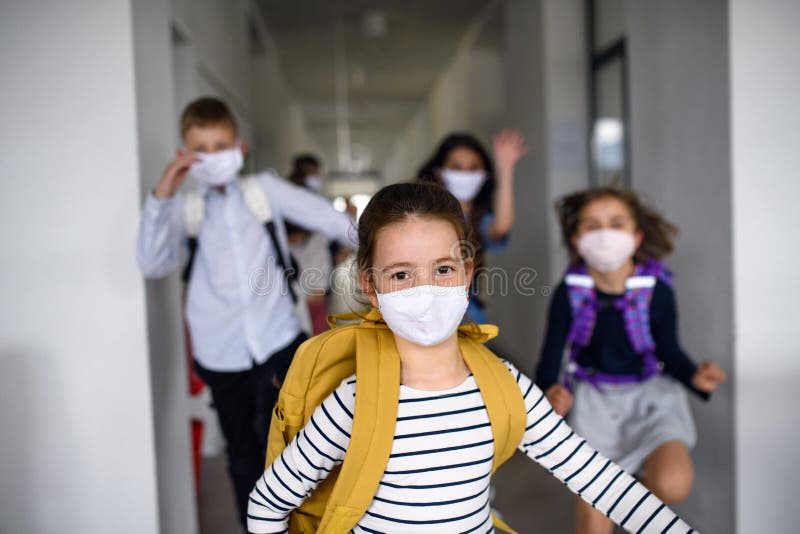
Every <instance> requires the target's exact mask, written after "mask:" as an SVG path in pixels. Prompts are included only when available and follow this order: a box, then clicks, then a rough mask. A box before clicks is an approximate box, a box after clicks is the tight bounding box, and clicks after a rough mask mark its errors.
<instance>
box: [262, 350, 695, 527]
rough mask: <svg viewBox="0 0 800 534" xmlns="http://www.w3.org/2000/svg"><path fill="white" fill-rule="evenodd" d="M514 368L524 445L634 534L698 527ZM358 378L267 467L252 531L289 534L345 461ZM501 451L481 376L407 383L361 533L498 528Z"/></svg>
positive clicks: (324, 406)
mask: <svg viewBox="0 0 800 534" xmlns="http://www.w3.org/2000/svg"><path fill="white" fill-rule="evenodd" d="M506 365H508V367H509V370H510V371H511V372H512V373H513V374H514V375H515V376H516V379H517V383H518V384H519V387H520V390H521V392H522V394H523V396H524V398H525V407H526V410H527V427H526V429H525V434H524V436H523V439H522V442H521V443H520V445H519V449H520V450H521V451H523V452H524V453H525V454H527V455H528V456H529V457H530V458H531V459H533V460H534V461H536V462H537V463H539V464H540V465H541V466H543V467H544V468H545V469H548V470H549V471H550V472H552V473H553V475H555V476H556V477H558V478H559V479H560V480H561V481H562V482H564V483H565V484H566V485H567V486H568V487H569V488H570V489H571V490H572V491H573V492H575V493H577V494H578V495H580V496H581V497H582V498H583V499H584V500H586V501H587V502H590V503H592V505H593V506H595V507H596V508H597V509H598V510H600V511H602V512H603V513H605V514H606V515H608V516H609V517H610V518H611V519H612V520H613V521H614V522H616V523H617V524H619V525H621V526H622V527H623V528H625V529H626V530H628V531H629V532H646V533H650V532H664V533H674V534H677V533H681V534H686V533H689V532H693V531H692V530H691V529H690V528H689V526H688V525H686V523H684V522H683V521H682V520H680V519H679V518H678V517H677V516H676V515H675V514H674V513H673V512H672V511H671V510H670V509H669V508H667V507H666V506H664V504H663V503H662V502H661V501H660V500H659V499H658V498H657V497H655V496H654V495H653V494H652V493H650V492H649V491H648V490H647V489H646V488H645V487H644V486H642V485H641V484H640V483H638V482H637V481H636V480H634V479H633V478H632V477H631V476H630V475H628V474H627V473H625V472H624V471H622V470H621V469H620V468H619V467H618V466H617V465H615V464H614V463H612V462H611V461H609V460H607V459H606V458H604V457H603V456H601V455H600V454H598V453H597V452H596V451H595V450H594V449H593V448H592V447H591V446H590V445H589V444H587V443H586V441H585V440H583V439H582V438H581V437H580V436H578V435H577V434H575V432H573V431H572V429H570V428H569V426H567V424H566V423H565V422H564V420H563V419H562V418H561V417H559V416H558V415H557V414H556V413H555V412H554V411H553V409H552V408H551V407H550V404H549V403H548V402H547V399H545V397H544V394H543V393H542V391H541V390H540V389H539V388H538V387H537V386H536V385H534V384H533V382H531V380H530V379H529V378H528V377H527V376H525V375H523V374H522V373H520V372H519V371H518V370H517V369H516V368H514V367H513V366H512V365H511V364H509V363H506ZM355 383H356V381H355V377H354V376H353V377H350V378H348V379H347V380H345V381H343V382H342V384H341V385H340V386H339V387H338V388H337V389H336V390H335V391H334V392H333V393H332V394H331V395H330V396H329V397H328V398H327V399H326V400H325V401H324V402H323V403H322V404H321V405H320V406H319V407H318V408H317V409H316V411H315V412H314V414H313V415H312V417H311V419H310V420H309V422H308V424H306V426H305V427H304V428H303V429H302V430H301V431H300V432H298V434H297V436H295V439H294V440H293V441H292V442H291V443H290V444H289V445H288V446H287V447H286V449H284V451H283V452H282V453H281V455H280V457H278V458H277V459H276V460H275V462H273V464H272V465H270V466H269V467H268V468H267V469H266V471H264V475H263V476H262V477H261V478H260V479H259V480H258V482H257V483H256V486H255V488H254V490H253V492H252V493H251V494H250V505H249V508H248V530H249V531H250V532H252V533H259V534H260V533H273V532H285V531H286V528H287V517H288V514H289V512H290V511H291V510H292V509H294V508H296V507H298V506H300V504H301V503H302V502H303V500H304V499H305V497H306V496H308V495H310V494H311V492H312V491H313V490H314V488H315V487H316V485H317V484H318V483H319V482H320V481H321V480H324V479H325V477H326V476H327V474H328V473H329V472H330V470H331V469H332V468H333V467H334V466H336V465H338V464H340V463H342V461H343V459H344V454H345V451H346V450H347V445H348V442H349V439H350V431H351V429H352V425H353V409H354V406H355ZM493 454H494V442H493V440H492V431H491V427H490V423H489V417H488V414H487V412H486V405H485V404H484V402H483V398H482V396H481V394H480V391H479V390H478V387H477V384H476V382H475V379H474V377H472V376H470V377H468V378H467V379H466V380H465V381H464V382H463V383H462V384H460V385H458V386H456V387H454V388H452V389H448V390H443V391H422V390H417V389H413V388H409V387H406V386H401V387H400V402H399V404H398V410H397V426H396V429H395V437H394V444H393V446H392V452H391V456H390V458H389V462H388V464H387V466H386V470H385V471H384V474H383V478H382V480H381V482H380V486H379V487H378V490H377V492H376V494H375V497H374V499H373V501H372V504H371V505H370V507H369V509H368V510H367V512H366V514H365V515H364V516H363V517H362V518H361V519H360V520H359V522H358V524H357V525H356V527H355V528H354V529H353V532H356V533H362V532H363V533H375V532H391V533H399V532H415V533H416V532H475V533H481V534H483V533H490V532H493V527H492V517H491V507H490V503H489V482H490V475H491V469H492V457H493Z"/></svg>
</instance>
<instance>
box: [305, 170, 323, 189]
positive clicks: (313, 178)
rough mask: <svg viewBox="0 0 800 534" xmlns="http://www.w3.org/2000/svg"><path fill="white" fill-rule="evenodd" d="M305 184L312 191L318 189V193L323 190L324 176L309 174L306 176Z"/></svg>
mask: <svg viewBox="0 0 800 534" xmlns="http://www.w3.org/2000/svg"><path fill="white" fill-rule="evenodd" d="M305 184H306V187H308V188H309V189H311V190H312V191H316V192H317V193H319V192H320V191H322V186H323V183H322V178H320V177H319V176H317V175H316V174H309V175H308V176H306V179H305Z"/></svg>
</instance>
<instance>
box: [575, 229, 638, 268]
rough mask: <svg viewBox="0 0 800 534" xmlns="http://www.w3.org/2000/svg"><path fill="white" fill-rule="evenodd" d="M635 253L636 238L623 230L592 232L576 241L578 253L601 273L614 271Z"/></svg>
mask: <svg viewBox="0 0 800 534" xmlns="http://www.w3.org/2000/svg"><path fill="white" fill-rule="evenodd" d="M635 252H636V238H635V237H634V236H633V234H631V233H630V232H626V231H624V230H614V229H612V228H605V229H602V230H592V231H591V232H586V233H585V234H583V236H582V237H581V238H580V239H579V240H578V253H579V254H580V255H581V257H582V258H583V259H584V260H586V263H588V264H589V266H590V267H593V268H594V269H597V270H598V271H600V272H601V273H610V272H612V271H616V270H617V269H619V268H620V267H622V266H623V265H624V264H625V262H626V261H628V260H629V259H630V258H631V256H633V254H634V253H635Z"/></svg>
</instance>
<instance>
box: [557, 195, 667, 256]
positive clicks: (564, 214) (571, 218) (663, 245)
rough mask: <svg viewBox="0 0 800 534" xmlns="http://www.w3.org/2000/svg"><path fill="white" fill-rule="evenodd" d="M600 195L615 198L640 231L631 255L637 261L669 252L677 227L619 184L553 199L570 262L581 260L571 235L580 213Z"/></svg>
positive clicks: (574, 230) (575, 231)
mask: <svg viewBox="0 0 800 534" xmlns="http://www.w3.org/2000/svg"><path fill="white" fill-rule="evenodd" d="M602 198H615V199H617V200H619V201H620V202H622V203H623V204H625V205H626V206H627V207H628V209H629V210H630V213H631V216H632V217H633V220H634V222H635V224H636V229H637V230H639V231H641V232H642V234H643V238H642V244H641V246H640V247H639V250H637V251H636V254H634V257H633V260H634V262H636V263H643V262H645V261H647V260H659V259H661V258H663V257H664V256H666V255H667V254H669V253H670V252H672V250H673V248H674V241H675V237H676V236H677V235H678V228H677V227H676V226H675V225H674V224H672V223H671V222H670V221H668V220H667V219H665V218H664V217H663V216H662V215H661V214H659V213H658V212H657V211H656V210H654V209H653V208H651V207H650V206H648V205H647V204H645V203H644V202H642V201H641V200H640V199H639V197H638V196H637V195H636V193H634V192H633V191H630V190H628V189H622V188H619V187H597V188H593V189H586V190H584V191H578V192H575V193H571V194H569V195H566V196H564V197H562V198H560V199H559V200H558V201H556V204H555V208H556V214H557V215H558V220H559V222H560V223H561V235H562V237H563V238H564V244H565V245H566V247H567V250H568V251H569V257H570V261H571V262H572V263H573V264H577V263H580V262H581V257H580V255H579V254H578V251H577V249H576V248H575V246H574V245H573V244H572V237H573V236H574V235H575V234H577V233H578V225H579V224H580V219H581V212H582V211H583V209H584V208H585V207H586V206H588V205H589V204H590V203H592V202H594V201H595V200H600V199H602Z"/></svg>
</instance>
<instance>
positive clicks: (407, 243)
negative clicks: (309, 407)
mask: <svg viewBox="0 0 800 534" xmlns="http://www.w3.org/2000/svg"><path fill="white" fill-rule="evenodd" d="M358 235H359V249H358V252H357V262H358V267H359V271H360V283H361V286H362V288H363V290H364V292H365V293H366V295H367V296H368V298H369V301H370V303H371V304H372V305H373V306H375V307H376V308H379V309H380V312H381V314H382V316H383V320H385V321H386V323H387V325H388V327H389V329H390V330H391V332H392V337H393V340H394V344H395V345H396V350H397V352H398V353H399V359H400V382H401V384H400V385H399V390H400V393H399V403H398V406H397V423H396V426H395V429H394V440H393V445H392V452H391V456H390V457H389V460H388V464H387V465H386V467H385V470H384V471H383V474H382V477H381V482H380V485H379V487H378V490H377V493H376V494H375V496H374V498H373V501H372V504H371V505H370V506H369V508H368V509H367V512H366V514H364V515H363V516H362V517H361V518H360V519H359V520H358V522H357V524H356V526H355V527H354V528H353V531H354V532H493V527H492V518H491V514H490V506H489V479H490V472H491V466H492V455H493V450H494V447H493V439H492V431H491V427H490V422H489V419H488V416H487V412H486V409H485V403H484V400H483V397H482V395H481V393H480V390H479V389H478V387H477V386H476V382H475V379H474V377H473V376H472V374H471V373H470V371H469V369H468V367H467V365H466V363H465V361H464V358H463V357H462V353H461V351H460V349H459V339H458V332H457V326H458V324H459V322H460V321H461V318H462V317H463V315H464V311H465V310H466V307H467V299H468V290H467V288H468V286H469V283H470V280H471V278H470V277H471V274H472V270H473V265H474V259H473V258H472V257H471V256H469V255H468V252H469V249H466V250H467V255H464V252H463V251H464V249H463V248H462V247H461V246H460V245H461V241H462V240H463V239H464V238H465V236H466V227H465V221H464V216H463V213H462V211H461V207H460V205H459V202H458V201H457V200H456V198H455V197H453V196H452V195H451V194H449V193H447V192H446V191H445V190H444V189H442V188H440V187H438V186H436V185H434V184H423V183H405V184H396V185H391V186H388V187H385V188H383V189H382V190H380V191H379V192H378V193H377V194H376V195H375V196H374V197H373V199H372V200H371V201H370V203H369V205H368V206H367V207H366V210H365V211H364V213H363V215H362V217H361V219H360V221H359V228H358ZM476 328H477V327H476ZM393 348H394V347H393ZM505 365H506V366H507V367H508V370H509V372H511V373H512V376H513V377H515V378H516V382H517V383H518V386H519V391H520V397H521V398H520V400H521V401H522V400H523V399H524V406H525V410H526V412H527V415H526V419H527V425H526V428H525V432H524V436H523V438H522V440H521V441H520V442H519V449H520V450H522V451H523V452H524V453H526V454H527V455H528V456H529V457H530V458H531V459H533V460H535V461H536V462H538V463H539V464H541V465H542V466H544V467H545V468H547V469H549V470H550V471H552V472H553V474H554V475H555V476H557V477H558V478H559V479H561V480H562V481H564V482H565V483H566V484H567V485H568V486H569V487H570V489H571V490H572V491H574V492H576V493H579V494H580V495H581V496H582V497H583V498H584V499H587V501H588V502H591V503H592V505H593V506H596V507H597V508H598V509H599V510H601V511H602V512H603V513H606V514H609V516H610V517H611V518H612V520H614V521H616V522H618V523H620V524H623V526H624V527H625V528H627V529H629V530H631V531H637V532H669V533H678V532H680V533H685V532H687V531H691V530H690V529H689V528H688V526H687V525H686V524H685V523H684V522H683V521H681V520H680V519H678V518H677V517H676V516H675V515H674V514H673V513H672V512H671V511H670V510H669V509H668V508H666V507H665V506H664V505H663V504H662V503H661V501H659V500H658V499H657V498H656V497H654V496H653V495H652V494H650V492H648V491H647V490H646V489H645V488H644V487H643V486H641V485H640V484H639V483H638V482H636V481H635V480H634V479H632V478H631V477H630V476H629V475H627V474H625V473H624V472H623V471H622V470H621V469H620V468H619V467H617V466H616V465H614V464H613V463H611V462H610V461H608V460H606V459H605V458H603V457H602V456H600V455H599V454H598V453H597V452H595V451H594V450H593V449H592V448H591V447H590V446H589V445H588V444H587V443H586V442H585V441H584V440H582V439H581V438H580V437H579V436H578V435H577V434H575V433H574V432H573V431H572V430H571V429H570V428H569V427H568V426H567V425H566V424H564V422H563V420H562V419H561V417H559V416H558V415H556V414H555V413H554V412H553V409H552V408H551V407H550V404H549V403H548V402H547V400H546V399H545V396H544V394H543V393H542V391H541V390H540V389H539V388H537V387H536V386H535V385H533V383H532V382H531V381H530V380H529V379H528V378H527V377H526V376H524V375H522V374H521V373H519V371H517V370H516V369H515V368H514V367H513V366H512V365H511V364H508V363H506V364H505ZM358 380H359V377H358V373H356V375H354V376H351V377H350V378H348V379H345V380H344V381H343V382H342V383H341V385H340V386H339V387H338V388H337V389H336V390H335V391H334V392H333V393H332V394H331V395H330V396H328V397H327V399H326V400H324V401H323V402H322V404H321V405H320V406H319V407H317V409H316V411H315V412H314V413H313V415H312V416H311V418H310V420H309V421H308V424H306V425H305V427H304V428H303V429H302V430H301V431H300V432H298V434H297V435H296V436H295V439H294V440H293V441H292V442H291V443H290V444H289V445H288V446H287V447H286V448H285V449H284V450H283V452H282V453H281V454H280V456H279V457H278V458H277V459H276V460H275V461H274V462H273V463H272V464H271V465H269V466H268V467H267V469H266V470H265V472H264V475H263V476H262V477H261V478H260V479H259V481H258V482H257V483H256V487H255V488H254V490H253V492H252V493H251V499H250V508H249V510H248V514H249V521H248V528H249V529H250V531H251V532H254V533H262V532H283V531H285V530H286V528H287V521H286V518H287V516H288V514H289V512H290V511H291V510H292V509H294V508H296V507H298V506H299V505H300V504H301V503H302V502H303V500H304V499H305V498H306V496H308V495H310V494H311V492H312V491H314V489H315V488H316V487H317V485H318V484H319V483H320V482H321V481H322V480H324V479H325V477H326V476H327V474H328V473H329V472H330V470H331V469H332V468H333V467H334V466H337V465H339V464H341V463H342V461H343V458H344V456H345V451H346V450H347V448H348V443H349V437H350V435H351V432H352V422H353V410H354V406H355V402H356V401H355V395H356V393H357V391H358V388H357V382H358ZM512 383H513V382H512ZM521 408H522V407H520V409H521ZM519 430H520V431H522V429H519Z"/></svg>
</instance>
